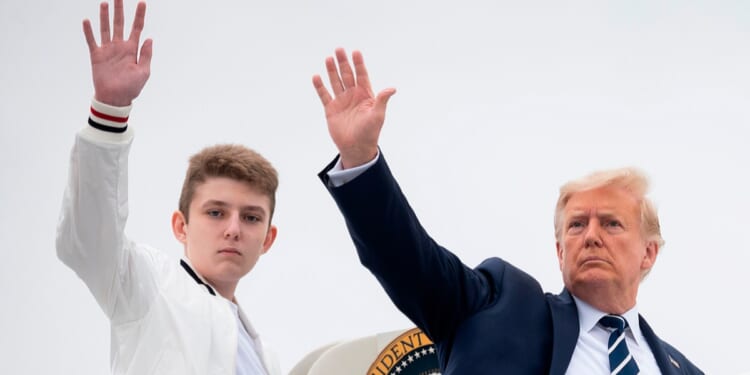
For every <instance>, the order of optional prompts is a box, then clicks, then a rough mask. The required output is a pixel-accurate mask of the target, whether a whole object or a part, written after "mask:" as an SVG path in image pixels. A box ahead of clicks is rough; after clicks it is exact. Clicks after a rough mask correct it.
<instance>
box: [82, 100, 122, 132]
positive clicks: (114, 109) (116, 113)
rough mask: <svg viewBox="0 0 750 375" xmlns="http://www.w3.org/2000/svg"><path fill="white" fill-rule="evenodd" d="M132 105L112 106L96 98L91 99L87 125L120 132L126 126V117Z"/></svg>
mask: <svg viewBox="0 0 750 375" xmlns="http://www.w3.org/2000/svg"><path fill="white" fill-rule="evenodd" d="M131 108H132V106H130V105H127V106H114V105H109V104H105V103H102V102H100V101H99V100H97V98H94V99H92V100H91V109H90V114H89V125H91V126H92V127H94V128H96V129H99V130H103V131H107V132H111V133H122V132H125V131H126V130H127V128H128V118H129V116H130V110H131Z"/></svg>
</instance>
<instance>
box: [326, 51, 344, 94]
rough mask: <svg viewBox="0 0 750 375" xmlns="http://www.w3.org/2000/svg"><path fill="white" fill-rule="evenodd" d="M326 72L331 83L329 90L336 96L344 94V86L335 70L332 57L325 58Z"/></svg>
mask: <svg viewBox="0 0 750 375" xmlns="http://www.w3.org/2000/svg"><path fill="white" fill-rule="evenodd" d="M326 70H327V71H328V80H329V81H331V89H332V90H333V94H334V95H336V96H339V95H341V93H343V92H344V85H343V84H342V83H341V78H340V77H339V71H338V70H337V69H336V63H335V62H334V61H333V57H328V58H326Z"/></svg>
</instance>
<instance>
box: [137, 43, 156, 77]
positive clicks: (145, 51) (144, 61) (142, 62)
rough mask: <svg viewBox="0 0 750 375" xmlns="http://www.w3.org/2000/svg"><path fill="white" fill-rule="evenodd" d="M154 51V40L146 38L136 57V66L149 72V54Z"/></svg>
mask: <svg viewBox="0 0 750 375" xmlns="http://www.w3.org/2000/svg"><path fill="white" fill-rule="evenodd" d="M153 52H154V41H153V40H151V39H146V40H145V41H143V46H141V54H140V56H139V57H138V66H142V67H143V68H144V69H146V72H147V74H151V56H152V55H153Z"/></svg>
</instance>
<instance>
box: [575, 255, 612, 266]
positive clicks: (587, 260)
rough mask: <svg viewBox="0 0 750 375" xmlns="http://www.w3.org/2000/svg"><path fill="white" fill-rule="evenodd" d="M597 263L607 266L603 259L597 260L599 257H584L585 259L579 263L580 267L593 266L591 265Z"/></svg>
mask: <svg viewBox="0 0 750 375" xmlns="http://www.w3.org/2000/svg"><path fill="white" fill-rule="evenodd" d="M597 263H604V264H609V262H608V261H606V260H605V259H602V258H599V257H586V258H584V259H583V261H581V265H582V266H583V265H593V264H597Z"/></svg>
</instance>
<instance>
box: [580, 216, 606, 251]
mask: <svg viewBox="0 0 750 375" xmlns="http://www.w3.org/2000/svg"><path fill="white" fill-rule="evenodd" d="M600 231H601V227H600V226H599V223H598V222H597V221H596V220H591V222H590V223H589V224H588V225H587V226H586V234H585V237H584V240H585V242H586V247H601V246H602V237H601V234H600Z"/></svg>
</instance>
